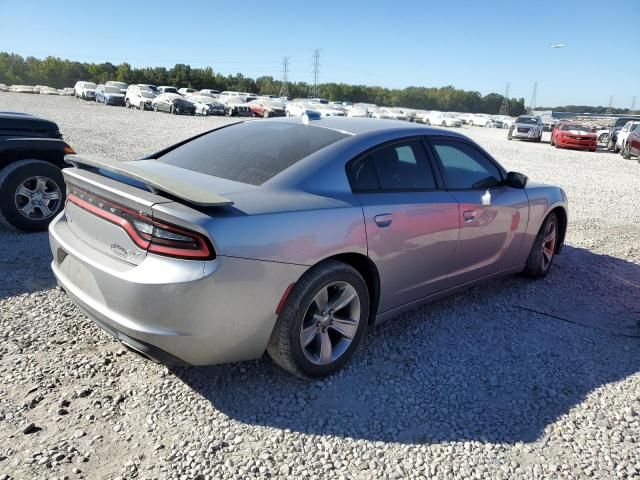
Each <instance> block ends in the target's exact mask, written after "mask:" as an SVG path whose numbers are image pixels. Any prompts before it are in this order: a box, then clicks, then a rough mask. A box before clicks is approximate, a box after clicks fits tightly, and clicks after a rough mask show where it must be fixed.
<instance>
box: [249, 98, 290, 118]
mask: <svg viewBox="0 0 640 480" xmlns="http://www.w3.org/2000/svg"><path fill="white" fill-rule="evenodd" d="M247 105H248V106H249V108H250V109H251V113H252V115H253V116H254V117H265V118H269V117H284V105H283V104H282V103H280V102H275V101H273V100H262V99H260V98H258V99H256V100H252V101H251V102H249V103H247Z"/></svg>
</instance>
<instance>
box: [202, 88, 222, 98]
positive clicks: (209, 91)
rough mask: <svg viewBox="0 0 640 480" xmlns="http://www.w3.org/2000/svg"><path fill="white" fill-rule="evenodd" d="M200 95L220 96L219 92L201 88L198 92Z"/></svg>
mask: <svg viewBox="0 0 640 480" xmlns="http://www.w3.org/2000/svg"><path fill="white" fill-rule="evenodd" d="M200 93H201V94H204V95H212V96H214V97H217V96H218V95H220V91H219V90H213V89H211V88H203V89H202V90H200Z"/></svg>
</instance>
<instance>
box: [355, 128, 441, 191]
mask: <svg viewBox="0 0 640 480" xmlns="http://www.w3.org/2000/svg"><path fill="white" fill-rule="evenodd" d="M349 178H350V182H351V188H352V189H353V190H354V191H371V190H383V191H402V190H408V191H411V190H432V189H435V188H436V181H435V177H434V175H433V172H432V171H431V167H430V165H429V162H428V160H427V157H426V155H425V153H424V149H423V148H422V144H421V143H420V142H419V141H417V140H415V141H411V142H406V143H397V144H393V145H389V146H387V147H383V148H380V149H378V150H376V151H374V152H372V153H370V154H369V155H366V156H364V157H362V158H359V159H357V160H355V161H354V162H352V163H351V164H350V166H349Z"/></svg>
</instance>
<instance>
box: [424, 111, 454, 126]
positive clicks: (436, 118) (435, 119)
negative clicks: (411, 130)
mask: <svg viewBox="0 0 640 480" xmlns="http://www.w3.org/2000/svg"><path fill="white" fill-rule="evenodd" d="M423 118H424V122H425V123H426V124H427V125H435V126H437V127H461V126H462V120H460V119H459V118H457V117H456V116H454V115H453V114H452V113H446V112H439V111H437V110H432V111H430V112H429V113H427V114H426V115H425V116H424V117H423Z"/></svg>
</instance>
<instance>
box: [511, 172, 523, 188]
mask: <svg viewBox="0 0 640 480" xmlns="http://www.w3.org/2000/svg"><path fill="white" fill-rule="evenodd" d="M527 180H529V177H527V176H526V175H524V174H522V173H518V172H509V173H507V179H506V180H505V184H506V185H507V186H509V187H513V188H524V187H526V186H527Z"/></svg>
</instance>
